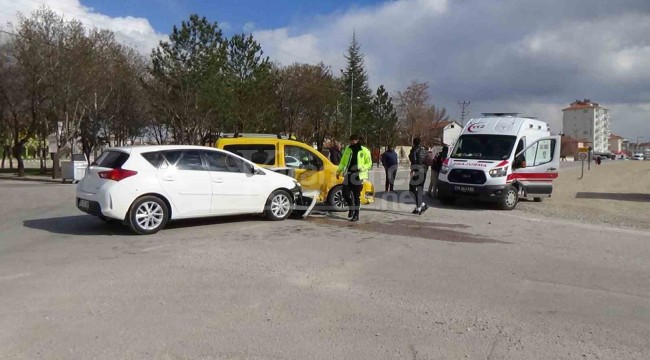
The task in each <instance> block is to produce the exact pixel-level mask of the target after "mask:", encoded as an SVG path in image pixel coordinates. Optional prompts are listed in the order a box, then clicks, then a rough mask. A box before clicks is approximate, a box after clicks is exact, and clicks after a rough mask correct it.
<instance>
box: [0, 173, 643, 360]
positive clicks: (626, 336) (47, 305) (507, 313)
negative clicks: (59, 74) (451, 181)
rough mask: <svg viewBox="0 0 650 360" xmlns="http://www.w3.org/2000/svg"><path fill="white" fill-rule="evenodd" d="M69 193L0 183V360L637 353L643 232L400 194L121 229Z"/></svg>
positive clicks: (640, 355)
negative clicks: (354, 218)
mask: <svg viewBox="0 0 650 360" xmlns="http://www.w3.org/2000/svg"><path fill="white" fill-rule="evenodd" d="M73 194H74V188H73V186H72V185H57V184H32V183H28V182H14V181H6V180H5V181H0V358H1V359H597V358H599V359H648V358H650V280H649V279H650V265H649V262H648V258H649V257H650V233H648V232H641V231H633V230H626V229H616V228H607V227H600V226H594V225H585V224H580V223H571V222H567V221H564V220H562V219H541V218H535V217H533V215H528V214H526V213H523V212H520V211H518V210H515V211H512V212H502V211H496V210H493V209H492V208H491V207H489V206H485V205H476V204H472V203H467V202H460V203H459V205H458V207H454V208H441V207H439V206H438V205H437V204H436V203H432V206H433V207H432V208H431V209H430V210H429V211H428V212H427V213H425V214H424V215H422V216H416V215H411V214H410V212H409V210H411V209H412V206H413V205H412V204H401V203H397V202H396V201H397V200H400V201H402V202H407V201H408V197H407V196H406V195H404V194H401V193H400V194H398V195H392V194H383V195H382V196H383V197H384V200H381V199H380V200H378V201H377V203H375V204H373V205H372V206H370V207H365V208H364V210H363V211H362V214H361V218H362V220H361V221H360V222H359V223H355V224H353V223H350V222H348V221H346V220H345V219H342V218H339V217H338V216H337V215H328V216H323V215H315V216H312V217H311V218H310V219H309V220H303V221H299V220H289V221H284V222H267V221H263V220H261V219H259V218H256V217H238V218H226V219H216V220H215V219H211V220H201V221H185V222H181V223H175V224H172V225H171V226H170V228H169V229H166V230H163V231H162V232H160V233H159V234H157V235H154V236H133V235H130V234H129V233H128V231H127V230H126V229H125V228H123V227H121V226H119V225H106V224H104V223H102V222H101V221H100V220H98V219H95V218H93V217H90V216H87V215H84V214H82V213H80V212H78V211H77V210H76V208H75V207H74V201H73V196H74V195H73ZM551 201H552V200H551ZM341 215H343V214H341Z"/></svg>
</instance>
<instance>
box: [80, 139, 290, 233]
mask: <svg viewBox="0 0 650 360" xmlns="http://www.w3.org/2000/svg"><path fill="white" fill-rule="evenodd" d="M301 197H302V192H301V188H300V184H298V182H297V181H296V180H294V179H293V178H291V177H288V176H285V175H282V174H279V173H276V172H273V171H270V170H266V169H264V168H261V167H258V166H257V165H255V164H253V163H251V162H249V161H247V160H246V159H243V158H241V157H239V156H237V155H234V154H232V153H230V152H226V151H223V150H219V149H214V148H209V147H203V146H183V145H178V146H175V145H168V146H139V147H123V148H112V149H109V150H107V151H105V152H103V153H102V154H101V156H99V157H98V158H97V160H96V161H95V162H94V163H93V164H91V165H90V166H89V167H88V169H87V171H86V175H85V176H84V178H83V179H82V180H81V182H79V184H78V185H77V199H76V202H77V208H79V209H80V210H81V211H83V212H86V213H88V214H91V215H95V216H98V217H100V218H102V219H104V220H107V219H116V220H120V221H123V222H124V223H125V224H128V225H129V227H130V228H131V230H133V231H134V232H135V233H138V234H153V233H155V232H157V231H158V230H160V229H162V228H163V227H164V226H165V224H167V222H168V221H169V220H175V219H187V218H197V217H210V216H223V215H238V214H264V215H265V216H266V217H267V218H268V219H270V220H284V219H286V218H287V217H289V215H291V212H292V210H293V209H294V204H295V202H296V201H297V200H299V199H301Z"/></svg>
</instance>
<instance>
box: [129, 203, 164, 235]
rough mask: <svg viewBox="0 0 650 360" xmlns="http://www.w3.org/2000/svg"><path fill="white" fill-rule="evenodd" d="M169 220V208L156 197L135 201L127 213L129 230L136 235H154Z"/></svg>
mask: <svg viewBox="0 0 650 360" xmlns="http://www.w3.org/2000/svg"><path fill="white" fill-rule="evenodd" d="M168 220H169V208H168V207H167V204H165V202H164V201H162V199H160V198H158V197H156V196H143V197H141V198H139V199H137V200H136V201H135V202H134V203H133V205H131V210H130V211H129V217H128V223H129V228H130V229H131V231H133V232H134V233H136V234H140V235H150V234H155V233H157V232H158V231H160V230H161V229H162V228H164V227H165V225H166V224H167V221H168Z"/></svg>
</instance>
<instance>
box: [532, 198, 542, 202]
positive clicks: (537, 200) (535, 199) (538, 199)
mask: <svg viewBox="0 0 650 360" xmlns="http://www.w3.org/2000/svg"><path fill="white" fill-rule="evenodd" d="M542 200H543V199H542V198H541V197H536V198H533V201H534V202H542Z"/></svg>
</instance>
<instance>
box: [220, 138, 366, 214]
mask: <svg viewBox="0 0 650 360" xmlns="http://www.w3.org/2000/svg"><path fill="white" fill-rule="evenodd" d="M215 147H217V148H219V149H223V150H226V151H230V152H232V153H234V154H237V155H239V156H241V157H243V158H245V159H248V160H250V161H251V162H253V163H255V164H258V165H260V166H263V167H265V168H268V169H272V170H275V171H278V172H283V173H285V174H287V175H290V176H293V177H294V178H295V179H296V180H298V182H299V183H300V185H301V186H302V188H303V192H305V193H306V194H307V193H309V194H310V196H313V197H314V198H315V199H316V201H317V202H319V203H327V204H328V205H330V206H332V207H334V208H335V209H336V210H340V211H345V210H347V205H346V202H345V200H344V197H343V185H342V183H343V177H339V178H337V176H336V170H337V166H336V165H334V164H333V163H332V162H331V161H330V160H329V159H328V158H327V157H326V156H325V155H323V154H321V153H320V152H318V151H317V150H316V149H314V148H313V147H311V146H309V145H307V144H305V143H302V142H299V141H295V140H291V139H288V138H286V137H285V136H278V135H266V134H237V135H234V134H233V135H228V134H225V135H221V136H220V137H219V138H218V139H217V140H216V143H215ZM374 201H375V189H374V186H373V185H372V183H371V182H370V181H368V180H364V184H363V190H362V191H361V204H371V203H373V202H374Z"/></svg>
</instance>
